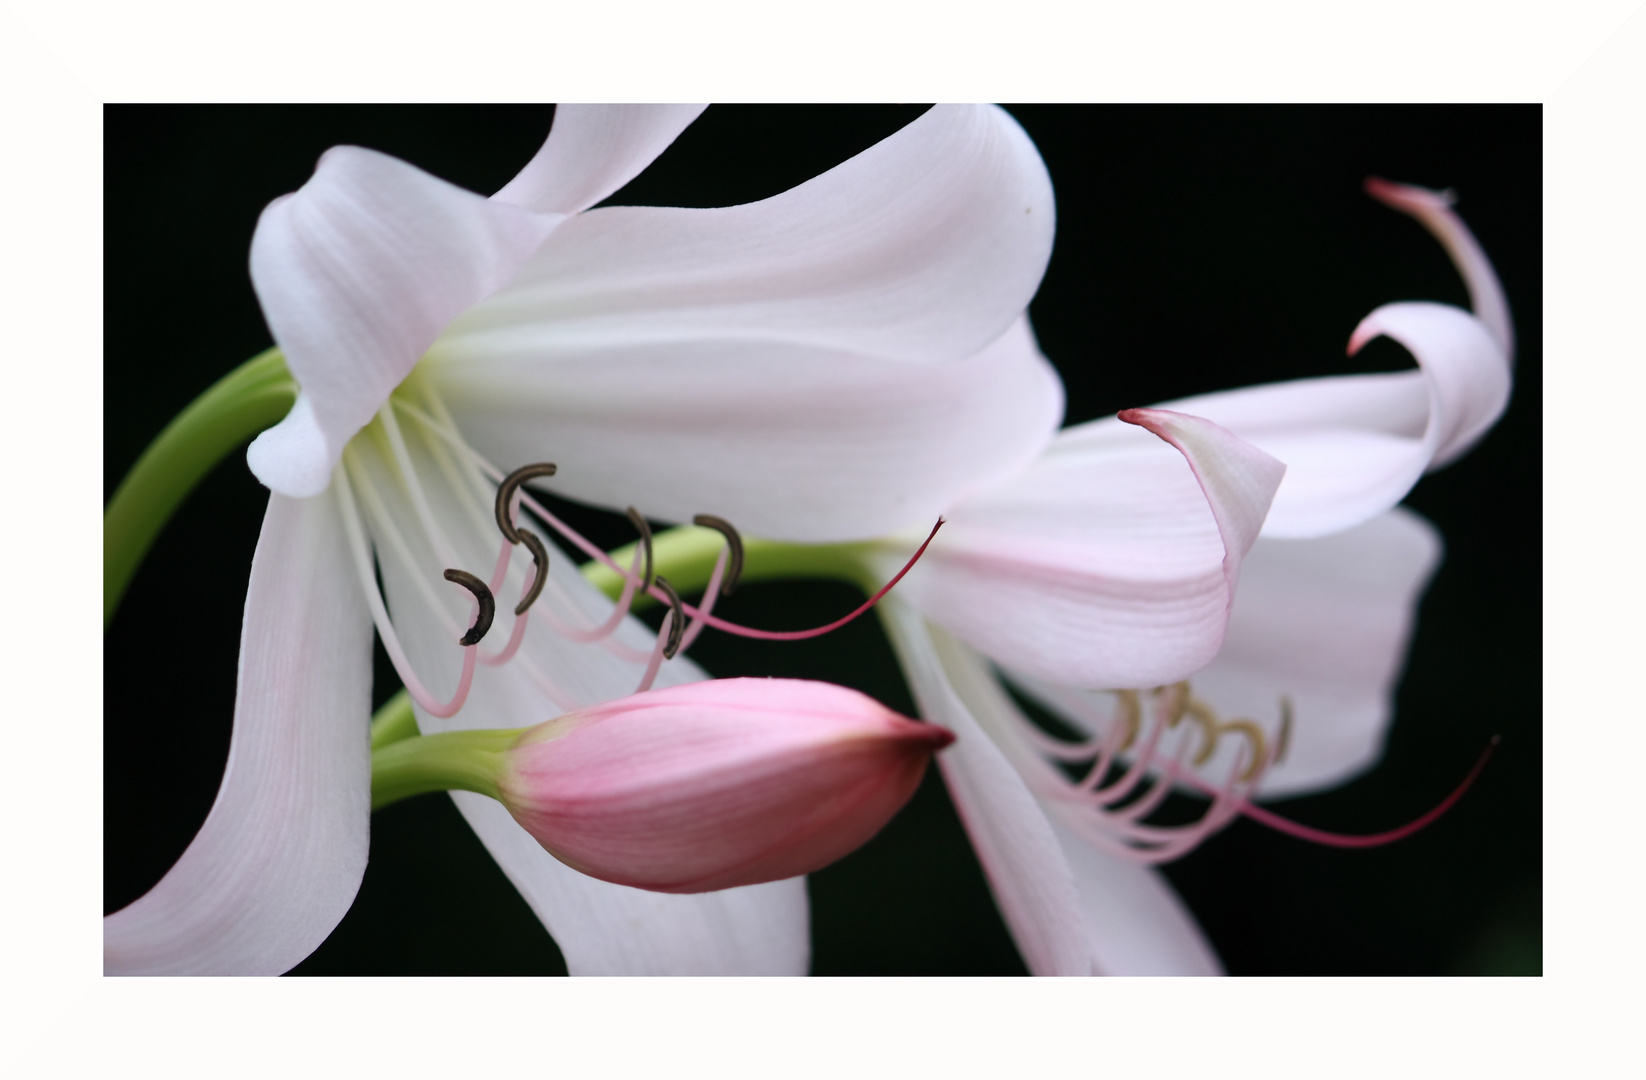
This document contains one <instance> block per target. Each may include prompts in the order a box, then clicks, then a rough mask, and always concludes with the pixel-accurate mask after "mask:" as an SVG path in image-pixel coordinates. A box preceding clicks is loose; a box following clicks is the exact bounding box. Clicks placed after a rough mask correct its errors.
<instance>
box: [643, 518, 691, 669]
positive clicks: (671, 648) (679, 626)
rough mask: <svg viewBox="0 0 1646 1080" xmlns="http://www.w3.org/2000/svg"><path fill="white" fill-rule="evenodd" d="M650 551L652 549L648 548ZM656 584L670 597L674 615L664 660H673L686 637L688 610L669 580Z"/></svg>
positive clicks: (671, 609)
mask: <svg viewBox="0 0 1646 1080" xmlns="http://www.w3.org/2000/svg"><path fill="white" fill-rule="evenodd" d="M647 550H648V551H650V550H651V549H650V547H649V546H648V547H647ZM654 584H655V585H656V586H657V587H658V588H659V589H662V590H663V591H664V592H665V593H667V594H668V597H669V610H670V611H672V612H674V615H673V616H672V617H671V618H670V619H669V640H668V641H667V642H666V643H665V644H664V645H663V659H665V660H673V659H674V654H675V653H677V652H679V651H680V642H681V639H683V638H684V637H685V636H686V608H685V605H683V604H681V602H680V594H679V593H677V592H675V591H674V586H673V585H670V584H669V579H668V578H666V577H662V576H661V575H659V576H658V578H657V579H656V581H655V582H654Z"/></svg>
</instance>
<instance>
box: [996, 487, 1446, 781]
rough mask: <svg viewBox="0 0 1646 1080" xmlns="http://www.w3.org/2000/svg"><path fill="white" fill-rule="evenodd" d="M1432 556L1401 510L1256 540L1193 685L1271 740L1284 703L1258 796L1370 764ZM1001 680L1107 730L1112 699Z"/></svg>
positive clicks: (1213, 767) (1213, 768) (1227, 750)
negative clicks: (1344, 525) (1285, 713)
mask: <svg viewBox="0 0 1646 1080" xmlns="http://www.w3.org/2000/svg"><path fill="white" fill-rule="evenodd" d="M1440 550H1441V543H1440V537H1439V535H1438V534H1437V533H1436V531H1435V529H1434V527H1433V526H1432V525H1430V524H1429V523H1428V522H1426V521H1424V520H1423V519H1422V518H1420V517H1418V516H1417V515H1416V514H1413V513H1411V512H1410V511H1407V510H1404V509H1400V508H1396V509H1394V510H1391V511H1388V512H1387V513H1384V514H1382V515H1380V516H1378V517H1376V518H1373V519H1372V520H1371V521H1368V522H1366V523H1365V524H1363V525H1359V526H1357V527H1355V528H1353V529H1349V530H1347V531H1345V532H1342V533H1338V534H1336V535H1333V536H1326V537H1320V538H1317V539H1311V540H1277V539H1271V538H1269V537H1263V538H1261V539H1259V540H1258V542H1257V543H1256V544H1254V545H1253V546H1252V550H1251V551H1250V552H1248V553H1247V557H1246V561H1245V564H1244V565H1243V567H1242V569H1241V579H1240V592H1239V594H1238V595H1237V596H1236V598H1235V605H1234V612H1233V613H1232V615H1231V616H1230V619H1229V632H1228V636H1227V637H1226V638H1225V640H1224V643H1223V649H1222V650H1221V651H1220V652H1219V653H1218V655H1217V658H1216V659H1215V660H1213V661H1212V662H1211V663H1210V664H1208V665H1207V666H1206V667H1205V668H1204V669H1202V670H1201V671H1199V672H1196V673H1195V675H1194V677H1193V679H1192V685H1193V687H1194V693H1195V697H1196V698H1198V699H1200V700H1201V701H1203V702H1205V703H1206V704H1207V705H1209V706H1211V708H1212V709H1213V711H1214V712H1216V713H1217V715H1218V716H1220V717H1222V718H1223V719H1225V720H1228V719H1234V718H1249V719H1252V720H1255V721H1256V722H1257V723H1258V724H1259V726H1260V727H1262V728H1263V729H1264V730H1266V731H1268V732H1269V733H1270V734H1271V736H1272V735H1275V734H1276V733H1277V732H1278V730H1279V721H1280V715H1281V708H1282V706H1281V699H1282V698H1286V699H1288V700H1289V701H1290V704H1291V712H1292V717H1293V724H1292V731H1291V738H1290V743H1289V746H1288V749H1287V751H1286V754H1285V757H1284V758H1283V760H1281V761H1280V762H1279V763H1278V764H1276V765H1274V766H1273V767H1271V768H1270V769H1269V770H1268V771H1267V772H1266V773H1265V774H1264V777H1263V781H1262V784H1261V786H1260V788H1259V792H1260V793H1261V794H1262V795H1265V796H1270V797H1278V796H1286V795H1296V794H1303V793H1306V792H1309V791H1316V790H1321V789H1324V788H1329V787H1334V786H1336V785H1338V784H1340V783H1342V782H1344V781H1345V780H1349V779H1351V778H1353V777H1354V776H1356V775H1358V774H1359V773H1361V772H1363V771H1364V770H1365V769H1367V768H1369V767H1370V766H1371V765H1373V764H1374V763H1376V761H1377V759H1378V757H1379V756H1380V755H1381V754H1382V752H1383V740H1384V736H1385V734H1386V732H1387V730H1388V725H1389V721H1390V720H1391V718H1392V716H1393V705H1394V703H1393V695H1394V689H1395V685H1396V683H1397V682H1398V680H1399V676H1400V668H1401V664H1402V662H1403V660H1404V659H1405V654H1406V647H1407V643H1408V641H1409V640H1410V637H1411V631H1412V626H1413V623H1414V621H1415V618H1416V613H1417V603H1418V600H1419V599H1420V597H1421V596H1422V593H1423V589H1424V586H1425V585H1426V584H1427V583H1428V581H1429V579H1430V577H1431V576H1432V575H1433V573H1434V570H1435V567H1436V566H1437V565H1438V563H1439V561H1440ZM1009 674H1010V677H1011V680H1012V682H1013V683H1014V684H1015V685H1017V686H1018V687H1019V688H1021V689H1022V690H1023V691H1024V692H1026V693H1028V694H1029V695H1030V696H1032V697H1033V698H1035V699H1036V700H1037V701H1039V702H1040V703H1041V704H1043V705H1045V706H1046V707H1047V708H1049V709H1051V710H1052V711H1053V712H1055V713H1057V714H1058V715H1059V716H1061V717H1062V718H1063V719H1065V720H1067V721H1068V722H1069V723H1071V724H1072V725H1073V726H1074V727H1075V728H1076V729H1077V730H1080V731H1084V732H1086V733H1088V734H1092V735H1095V734H1099V733H1101V732H1104V731H1106V730H1107V727H1108V724H1109V722H1110V717H1112V716H1113V712H1114V702H1113V699H1112V697H1111V696H1110V695H1107V694H1093V693H1089V692H1087V691H1083V690H1078V689H1075V688H1072V687H1068V686H1057V685H1053V684H1051V683H1047V682H1045V681H1043V680H1040V679H1035V678H1032V677H1029V676H1026V675H1023V674H1022V673H1019V672H1010V673H1009ZM1239 750H1240V743H1239V741H1238V740H1229V741H1228V745H1222V746H1220V747H1219V748H1218V751H1217V753H1216V754H1215V755H1214V756H1213V757H1212V758H1211V759H1210V760H1209V761H1208V762H1207V763H1206V764H1205V766H1204V767H1203V768H1202V769H1201V770H1200V773H1201V776H1202V777H1204V778H1205V779H1206V780H1207V781H1208V782H1211V783H1213V784H1216V783H1219V782H1221V778H1222V777H1223V776H1226V775H1227V774H1228V772H1229V770H1230V768H1231V767H1232V766H1233V765H1234V755H1235V754H1236V753H1237V752H1238V751H1239Z"/></svg>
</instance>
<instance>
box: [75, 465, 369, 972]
mask: <svg viewBox="0 0 1646 1080" xmlns="http://www.w3.org/2000/svg"><path fill="white" fill-rule="evenodd" d="M371 641H372V637H371V623H370V620H369V618H368V616H367V614H366V608H365V605H364V603H363V602H362V599H361V595H360V587H359V583H358V582H357V581H356V580H355V576H354V573H353V571H352V569H351V567H350V562H349V556H348V552H347V549H346V548H345V546H344V540H343V531H342V526H341V522H340V519H339V516H338V508H337V506H336V504H335V502H334V501H333V500H332V499H330V498H323V499H309V500H302V501H299V500H292V499H288V498H286V497H284V496H281V495H273V496H271V497H270V499H269V509H268V513H267V515H266V516H265V517H264V519H263V531H262V535H261V536H260V537H259V538H258V542H257V553H256V554H255V555H254V556H253V557H252V568H251V584H250V586H249V588H248V590H247V593H246V614H245V622H244V624H243V626H242V629H241V638H240V677H239V687H238V692H237V696H236V699H235V707H234V731H233V734H232V735H231V737H230V742H229V760H228V766H227V768H226V769H225V771H224V773H223V783H222V786H221V788H219V790H218V793H217V800H216V802H214V803H213V804H212V808H211V813H210V814H209V815H207V817H206V822H205V824H204V825H202V826H201V827H200V832H199V833H198V834H197V835H196V836H195V838H194V840H193V841H192V842H191V843H190V844H189V847H188V850H186V851H185V852H184V853H183V856H182V858H180V859H179V860H178V861H177V864H176V865H175V866H173V867H172V868H171V870H169V871H167V873H166V876H165V877H163V878H162V879H161V880H160V882H159V884H157V885H155V887H154V888H153V889H150V890H149V891H148V892H147V893H145V894H144V895H143V896H142V897H140V898H139V899H138V900H136V901H135V902H134V903H132V904H130V905H128V906H127V907H125V908H122V909H121V910H120V911H117V912H115V913H114V914H113V915H110V916H108V917H107V918H106V919H104V920H103V970H104V973H105V974H108V975H278V974H280V973H281V972H283V971H286V970H287V969H288V968H291V967H292V966H294V965H295V964H297V963H298V962H299V961H301V960H302V959H303V958H304V957H306V956H308V955H309V953H311V952H313V951H314V949H315V947H316V946H318V945H319V944H320V943H321V942H322V941H324V940H325V939H326V936H327V935H328V934H330V933H331V931H332V928H333V927H335V926H336V925H337V923H338V921H339V920H341V919H342V918H343V915H344V913H345V912H347V911H348V909H349V905H350V904H352V903H353V902H354V895H355V892H356V891H357V890H358V889H359V887H360V879H361V876H362V875H363V874H364V873H365V869H366V852H367V847H368V834H369V821H370V812H371V811H370V801H371V798H370V793H371V751H370V746H369V741H368V732H367V727H368V718H369V716H370V714H371Z"/></svg>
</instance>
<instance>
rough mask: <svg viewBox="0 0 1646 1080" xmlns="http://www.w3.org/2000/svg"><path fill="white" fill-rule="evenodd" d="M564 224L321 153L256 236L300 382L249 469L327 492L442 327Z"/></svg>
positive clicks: (277, 321) (280, 486)
mask: <svg viewBox="0 0 1646 1080" xmlns="http://www.w3.org/2000/svg"><path fill="white" fill-rule="evenodd" d="M561 220H563V219H562V218H561V217H560V216H559V215H554V214H548V215H544V214H532V213H529V212H527V211H525V210H522V209H520V208H519V207H516V206H512V205H510V204H508V203H499V202H492V201H490V200H487V199H484V198H481V197H480V196H478V195H475V194H473V193H472V192H468V191H464V190H463V189H462V188H458V187H454V186H453V185H451V184H448V183H446V182H445V181H443V180H437V179H435V178H434V177H432V176H430V175H428V174H427V173H425V172H422V171H420V170H418V169H416V168H413V167H412V166H410V165H407V164H406V163H405V162H402V161H397V160H395V159H394V158H391V157H387V156H385V155H383V154H379V153H375V152H374V151H371V150H362V149H360V148H358V147H352V146H340V147H336V148H334V149H332V150H328V151H327V152H326V153H325V154H324V155H323V156H322V157H321V159H320V163H319V164H318V165H317V166H316V168H315V174H314V176H313V178H311V179H310V180H309V182H308V183H306V184H304V185H303V187H302V188H301V189H299V190H298V191H297V192H296V193H294V194H292V195H287V196H283V197H282V198H279V199H276V200H275V201H274V202H272V203H270V204H269V206H268V208H267V209H266V210H264V211H263V216H262V217H261V218H260V219H259V220H258V223H257V231H256V233H255V234H253V236H252V247H251V276H252V285H253V287H254V288H255V289H256V290H257V297H258V300H259V301H260V302H261V303H262V306H263V315H264V317H265V318H266V319H267V320H268V324H269V329H270V331H271V332H272V333H273V334H274V340H275V342H276V343H277V344H279V346H280V348H281V350H282V351H283V352H284V353H285V356H286V363H287V365H288V366H289V367H290V368H291V372H292V374H293V375H294V376H295V377H296V379H297V382H298V385H299V386H300V387H301V388H302V391H303V396H302V398H301V399H300V407H299V408H296V409H294V410H293V412H292V415H291V416H290V417H288V418H287V419H286V420H285V421H283V422H282V423H281V424H280V425H278V426H277V427H275V428H273V429H271V430H270V431H268V432H265V433H264V434H263V435H261V436H259V437H258V439H257V441H255V442H253V443H252V445H251V448H250V449H249V450H248V451H247V461H248V462H249V463H250V465H251V468H252V472H254V473H256V474H257V477H258V479H260V480H262V481H263V483H265V484H267V485H268V486H269V487H270V488H272V489H274V490H275V491H278V492H280V493H282V494H285V495H293V496H308V495H313V494H316V493H318V492H320V491H322V490H324V489H325V486H326V484H327V482H328V481H329V480H330V478H331V469H332V466H334V465H335V464H336V463H337V461H338V459H339V457H340V456H341V455H342V452H343V446H344V444H345V443H347V442H348V440H349V438H350V437H351V436H352V435H353V434H354V433H355V432H356V431H358V430H360V428H361V427H362V426H363V425H364V424H365V423H366V422H367V421H369V420H370V419H371V418H372V415H373V414H374V413H375V412H376V411H377V409H378V408H379V407H380V406H381V405H382V404H383V402H384V401H386V400H387V399H388V396H389V393H390V392H391V391H392V390H393V389H394V388H395V387H396V386H397V385H399V383H400V381H401V380H402V379H404V378H405V377H406V375H407V373H409V372H410V371H411V369H412V366H413V365H414V364H416V363H417V360H418V358H419V357H421V356H422V355H423V352H424V350H425V349H427V348H428V346H429V344H430V343H431V342H432V341H434V339H435V337H436V336H438V335H439V333H440V330H441V328H442V327H444V326H445V325H446V323H448V322H450V321H451V319H452V318H453V316H455V315H457V314H458V313H459V312H461V311H462V310H463V309H465V308H467V307H469V306H470V305H472V304H474V303H475V302H476V301H478V300H480V299H481V298H482V297H485V296H487V295H488V294H490V293H492V292H494V291H495V290H497V289H498V288H500V287H501V286H502V285H503V284H504V283H505V282H507V281H508V280H509V279H510V278H512V277H513V276H514V274H515V272H516V271H517V270H518V269H519V268H520V265H521V264H522V263H523V262H524V261H525V260H526V258H527V257H528V256H530V255H531V253H532V252H534V251H535V250H537V247H538V245H539V244H541V243H542V242H543V240H544V239H545V238H546V237H547V236H548V234H549V233H550V232H551V231H552V230H553V229H554V227H555V225H556V224H558V223H559V222H560V221H561Z"/></svg>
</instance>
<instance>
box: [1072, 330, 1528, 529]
mask: <svg viewBox="0 0 1646 1080" xmlns="http://www.w3.org/2000/svg"><path fill="white" fill-rule="evenodd" d="M1380 334H1386V335H1388V336H1389V337H1391V338H1393V339H1394V340H1396V341H1398V342H1399V343H1400V344H1402V345H1404V346H1405V347H1406V348H1407V350H1409V351H1410V352H1411V353H1412V355H1413V356H1414V357H1415V358H1416V359H1417V361H1418V364H1419V365H1420V366H1421V368H1422V370H1421V371H1410V372H1395V373H1392V374H1387V375H1344V376H1336V377H1330V378H1321V379H1300V380H1297V381H1295V382H1284V383H1270V384H1268V385H1264V386H1252V387H1246V388H1244V389H1240V390H1230V391H1225V392H1222V393H1216V394H1203V395H1200V396H1198V397H1192V398H1183V399H1181V400H1178V401H1172V402H1168V403H1167V404H1165V405H1162V406H1160V408H1163V409H1172V410H1176V411H1179V412H1187V413H1192V414H1193V415H1195V416H1203V417H1205V418H1207V419H1208V420H1211V421H1213V422H1215V423H1217V424H1219V425H1221V426H1223V427H1225V428H1228V429H1229V430H1230V431H1232V432H1234V433H1235V434H1236V435H1238V436H1240V437H1241V438H1242V439H1244V440H1246V441H1248V442H1250V443H1252V444H1253V445H1254V446H1257V447H1259V448H1261V449H1263V450H1265V451H1267V452H1268V453H1269V454H1272V455H1273V456H1274V457H1276V458H1278V459H1279V460H1280V461H1283V462H1285V464H1286V478H1285V481H1284V482H1283V483H1282V484H1281V485H1280V490H1279V491H1278V492H1277V493H1276V495H1275V499H1274V505H1273V507H1271V508H1270V510H1269V516H1268V518H1267V520H1266V521H1265V522H1264V524H1263V535H1265V536H1275V537H1308V536H1322V535H1325V534H1327V533H1332V532H1337V531H1339V530H1342V529H1346V528H1349V527H1350V526H1353V525H1356V524H1359V523H1360V522H1362V521H1365V520H1367V519H1368V518H1371V517H1374V516H1376V515H1377V514H1380V513H1382V512H1383V511H1385V510H1387V509H1389V508H1390V507H1391V506H1394V505H1395V504H1396V503H1398V502H1399V501H1400V500H1401V499H1402V498H1404V497H1405V495H1406V493H1407V492H1408V491H1410V490H1411V488H1412V485H1414V484H1415V483H1417V481H1418V479H1419V478H1420V477H1421V476H1422V475H1423V473H1424V472H1425V471H1426V470H1428V469H1431V468H1434V467H1435V466H1436V465H1438V464H1441V463H1444V462H1445V461H1447V460H1450V459H1451V458H1453V457H1455V456H1456V455H1457V454H1459V453H1462V452H1463V450H1465V449H1467V447H1468V446H1469V445H1471V444H1472V443H1473V442H1474V441H1475V440H1476V439H1478V438H1479V437H1480V436H1481V435H1482V434H1484V433H1485V431H1486V430H1487V429H1489V428H1490V427H1491V425H1492V424H1493V423H1494V422H1495V421H1496V419H1497V417H1498V416H1499V415H1501V414H1502V412H1503V408H1504V406H1505V405H1506V404H1507V402H1508V397H1509V389H1510V380H1509V368H1508V364H1507V362H1506V360H1505V358H1504V356H1503V351H1502V350H1501V349H1500V348H1499V347H1498V345H1497V343H1496V342H1495V341H1494V340H1493V339H1492V335H1491V334H1490V332H1489V331H1488V330H1487V328H1486V326H1485V324H1484V323H1482V322H1481V321H1480V320H1479V319H1477V318H1475V317H1474V316H1472V315H1470V314H1469V313H1467V312H1465V311H1462V310H1460V309H1458V308H1453V307H1447V306H1446V305H1443V304H1428V303H1401V304H1388V305H1385V306H1383V307H1381V308H1378V309H1377V310H1376V311H1374V312H1372V314H1370V315H1368V316H1367V317H1366V319H1365V320H1364V321H1362V322H1361V324H1360V326H1359V327H1358V328H1357V329H1356V330H1355V333H1354V337H1353V340H1352V343H1351V351H1354V350H1358V349H1359V348H1360V347H1361V346H1362V345H1364V344H1365V343H1366V342H1367V341H1370V340H1371V339H1372V338H1374V337H1377V336H1378V335H1380ZM1102 424H1107V425H1109V426H1110V427H1114V426H1118V421H1112V420H1111V421H1102V422H1100V424H1099V425H1093V427H1094V430H1099V431H1101V425H1102Z"/></svg>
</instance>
